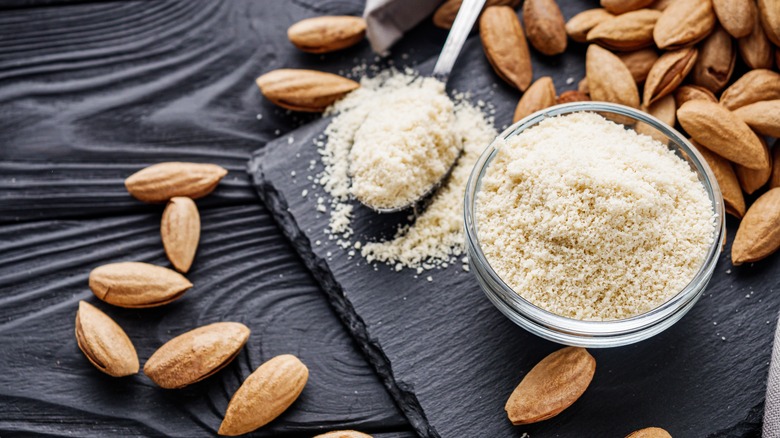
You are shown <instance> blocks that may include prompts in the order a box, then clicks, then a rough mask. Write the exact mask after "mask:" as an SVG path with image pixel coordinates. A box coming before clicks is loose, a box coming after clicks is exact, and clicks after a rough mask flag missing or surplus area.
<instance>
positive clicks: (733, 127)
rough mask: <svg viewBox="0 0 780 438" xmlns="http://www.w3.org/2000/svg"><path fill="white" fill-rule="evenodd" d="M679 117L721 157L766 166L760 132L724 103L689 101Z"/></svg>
mask: <svg viewBox="0 0 780 438" xmlns="http://www.w3.org/2000/svg"><path fill="white" fill-rule="evenodd" d="M677 120H678V121H679V122H680V125H682V127H683V128H684V129H685V130H686V131H687V132H688V134H690V136H691V137H693V139H694V140H696V142H697V143H699V144H701V145H702V146H704V147H706V148H707V149H709V150H711V151H712V152H715V153H716V154H718V155H720V156H721V157H723V158H725V159H727V160H729V161H732V162H734V163H738V164H741V165H743V166H745V167H749V168H751V169H761V168H764V167H766V165H767V160H766V157H765V156H764V151H763V147H762V145H761V141H760V140H759V139H758V136H757V135H756V134H755V133H754V132H753V131H752V130H751V129H750V127H749V126H748V125H747V124H746V123H745V122H743V121H742V120H741V119H740V118H739V117H737V116H736V115H735V114H734V113H732V112H731V111H729V110H727V109H726V108H724V107H722V106H721V105H720V104H717V103H712V102H708V101H705V100H691V101H688V102H685V103H684V104H683V106H681V107H680V108H679V109H678V110H677Z"/></svg>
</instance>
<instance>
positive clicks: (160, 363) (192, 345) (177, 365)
mask: <svg viewBox="0 0 780 438" xmlns="http://www.w3.org/2000/svg"><path fill="white" fill-rule="evenodd" d="M247 339H249V328H248V327H247V326H245V325H244V324H240V323H237V322H218V323H214V324H209V325H205V326H203V327H198V328H196V329H194V330H190V331H188V332H186V333H183V334H181V335H179V336H176V337H175V338H173V339H171V340H170V341H168V342H166V343H165V344H163V346H162V347H160V348H158V349H157V351H155V352H154V354H152V357H150V358H149V360H148V361H146V364H145V365H144V374H146V375H147V376H148V377H149V378H150V379H152V381H153V382H154V383H156V384H157V385H158V386H160V387H161V388H167V389H176V388H184V387H185V386H187V385H191V384H193V383H195V382H200V381H201V380H203V379H205V378H207V377H209V376H212V375H214V374H215V373H216V372H217V371H219V370H221V369H222V368H224V367H226V366H227V365H228V364H229V363H230V362H232V361H233V359H235V358H236V356H238V353H239V352H240V351H241V348H243V347H244V344H246V341H247Z"/></svg>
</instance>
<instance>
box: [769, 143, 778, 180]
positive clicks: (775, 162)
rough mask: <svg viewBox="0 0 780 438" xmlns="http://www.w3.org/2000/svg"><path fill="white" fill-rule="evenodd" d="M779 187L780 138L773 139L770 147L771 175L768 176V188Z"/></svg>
mask: <svg viewBox="0 0 780 438" xmlns="http://www.w3.org/2000/svg"><path fill="white" fill-rule="evenodd" d="M776 187H780V140H775V146H774V147H773V148H772V177H771V178H769V188H770V189H774V188H776Z"/></svg>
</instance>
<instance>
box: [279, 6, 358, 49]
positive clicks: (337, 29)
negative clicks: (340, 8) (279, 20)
mask: <svg viewBox="0 0 780 438" xmlns="http://www.w3.org/2000/svg"><path fill="white" fill-rule="evenodd" d="M365 35H366V21H365V20H363V19H362V18H360V17H352V16H347V15H333V16H322V17H314V18H307V19H305V20H301V21H299V22H297V23H295V24H293V25H292V26H290V28H289V29H287V38H289V39H290V42H292V43H293V44H295V47H297V48H299V49H301V50H303V51H304V52H309V53H328V52H333V51H336V50H341V49H345V48H347V47H350V46H354V45H355V44H357V43H359V42H360V41H362V40H363V37H364V36H365Z"/></svg>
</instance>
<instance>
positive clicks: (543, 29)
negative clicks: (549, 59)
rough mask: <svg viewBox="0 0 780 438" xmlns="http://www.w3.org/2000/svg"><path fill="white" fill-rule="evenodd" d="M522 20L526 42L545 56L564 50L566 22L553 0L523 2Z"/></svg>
mask: <svg viewBox="0 0 780 438" xmlns="http://www.w3.org/2000/svg"><path fill="white" fill-rule="evenodd" d="M523 20H524V22H525V30H526V32H527V35H528V40H529V41H530V42H531V45H532V46H534V48H536V50H538V51H540V52H542V53H543V54H545V55H557V54H559V53H563V52H564V51H565V50H566V22H565V21H564V19H563V14H562V13H561V9H560V8H559V7H558V4H557V3H556V2H555V0H525V2H524V3H523Z"/></svg>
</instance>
